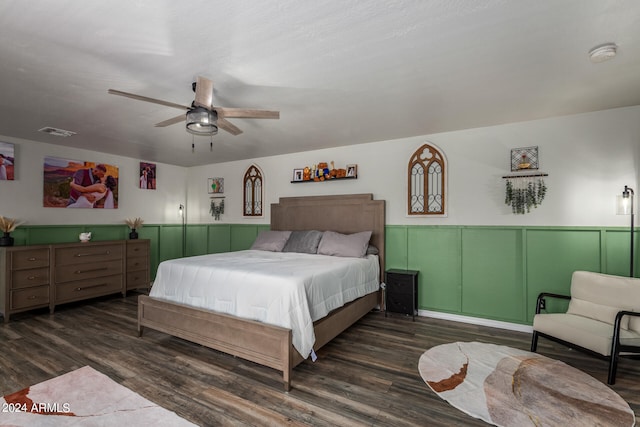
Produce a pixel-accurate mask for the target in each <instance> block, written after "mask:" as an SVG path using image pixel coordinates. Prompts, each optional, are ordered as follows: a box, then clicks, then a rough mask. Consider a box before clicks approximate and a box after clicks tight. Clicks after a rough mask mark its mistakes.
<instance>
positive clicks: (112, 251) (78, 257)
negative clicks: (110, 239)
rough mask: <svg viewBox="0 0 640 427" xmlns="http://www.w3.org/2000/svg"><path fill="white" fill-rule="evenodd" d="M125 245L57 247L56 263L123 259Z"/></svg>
mask: <svg viewBox="0 0 640 427" xmlns="http://www.w3.org/2000/svg"><path fill="white" fill-rule="evenodd" d="M123 247H124V246H123V245H121V244H117V243H115V244H112V245H92V244H90V243H89V244H86V245H85V246H72V247H66V248H56V250H55V265H56V266H62V265H71V264H80V265H82V264H85V263H91V262H99V263H103V262H104V261H111V260H121V259H122V258H123V252H124V251H123Z"/></svg>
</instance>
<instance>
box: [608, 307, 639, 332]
mask: <svg viewBox="0 0 640 427" xmlns="http://www.w3.org/2000/svg"><path fill="white" fill-rule="evenodd" d="M624 316H636V317H639V316H640V312H638V311H627V310H620V311H619V312H618V314H616V320H615V321H614V323H613V328H614V330H616V331H619V330H620V323H621V322H622V318H623V317H624Z"/></svg>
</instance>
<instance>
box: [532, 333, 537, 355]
mask: <svg viewBox="0 0 640 427" xmlns="http://www.w3.org/2000/svg"><path fill="white" fill-rule="evenodd" d="M537 348H538V332H537V331H533V336H532V337H531V352H533V353H535V351H536V349H537Z"/></svg>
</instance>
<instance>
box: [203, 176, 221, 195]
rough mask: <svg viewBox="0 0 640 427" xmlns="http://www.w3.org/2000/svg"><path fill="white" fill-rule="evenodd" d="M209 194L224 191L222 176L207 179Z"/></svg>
mask: <svg viewBox="0 0 640 427" xmlns="http://www.w3.org/2000/svg"><path fill="white" fill-rule="evenodd" d="M207 184H208V189H209V194H222V193H224V178H209V179H208V180H207Z"/></svg>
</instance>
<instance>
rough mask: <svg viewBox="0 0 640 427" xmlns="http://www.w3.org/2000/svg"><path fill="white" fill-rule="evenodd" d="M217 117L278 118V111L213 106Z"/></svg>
mask: <svg viewBox="0 0 640 427" xmlns="http://www.w3.org/2000/svg"><path fill="white" fill-rule="evenodd" d="M213 109H214V110H216V112H217V113H218V117H220V116H222V117H229V118H243V119H279V118H280V111H269V110H252V109H250V108H225V107H213Z"/></svg>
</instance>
